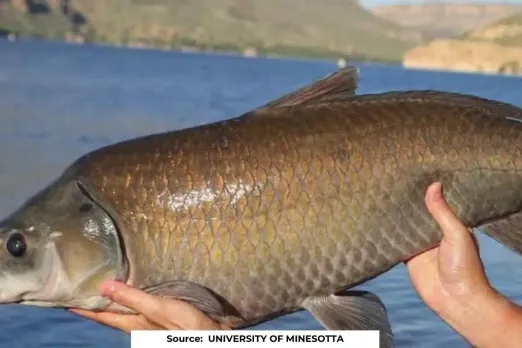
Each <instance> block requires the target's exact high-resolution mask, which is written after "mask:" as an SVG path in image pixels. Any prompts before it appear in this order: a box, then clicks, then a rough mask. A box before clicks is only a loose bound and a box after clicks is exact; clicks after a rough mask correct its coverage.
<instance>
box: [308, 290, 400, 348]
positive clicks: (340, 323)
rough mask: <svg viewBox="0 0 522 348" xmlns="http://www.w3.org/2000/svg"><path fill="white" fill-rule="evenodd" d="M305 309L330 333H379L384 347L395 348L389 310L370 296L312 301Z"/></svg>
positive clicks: (359, 293)
mask: <svg viewBox="0 0 522 348" xmlns="http://www.w3.org/2000/svg"><path fill="white" fill-rule="evenodd" d="M302 306H303V308H304V309H306V310H308V311H309V312H310V313H311V314H312V315H313V316H314V318H315V319H317V321H319V322H320V323H321V325H323V326H324V327H325V328H326V329H328V330H379V332H380V342H381V344H380V345H381V347H385V348H390V347H393V346H394V345H393V333H392V331H391V327H390V323H389V321H388V315H387V313H386V308H385V306H384V304H383V303H382V302H381V300H380V299H379V298H378V297H377V296H376V295H374V294H372V293H370V292H365V291H349V292H346V293H344V294H343V295H329V296H317V297H308V298H307V299H305V300H304V301H303V305H302Z"/></svg>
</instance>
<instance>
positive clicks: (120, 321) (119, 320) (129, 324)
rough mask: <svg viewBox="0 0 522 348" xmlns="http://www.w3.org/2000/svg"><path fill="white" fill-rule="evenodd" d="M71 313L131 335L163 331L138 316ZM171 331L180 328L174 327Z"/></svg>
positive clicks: (79, 311)
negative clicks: (138, 331) (148, 331)
mask: <svg viewBox="0 0 522 348" xmlns="http://www.w3.org/2000/svg"><path fill="white" fill-rule="evenodd" d="M70 311H71V312H73V313H75V314H78V315H81V316H83V317H85V318H87V319H90V320H93V321H96V322H98V323H100V324H103V325H107V326H110V327H112V328H115V329H118V330H121V331H124V332H126V333H130V332H131V331H132V330H162V329H163V328H162V327H160V326H158V325H157V324H155V323H152V322H150V321H148V320H147V319H146V318H144V317H143V316H140V315H136V314H131V315H129V314H116V313H110V312H92V311H86V310H82V309H70ZM169 329H171V330H178V329H179V328H176V327H172V328H169Z"/></svg>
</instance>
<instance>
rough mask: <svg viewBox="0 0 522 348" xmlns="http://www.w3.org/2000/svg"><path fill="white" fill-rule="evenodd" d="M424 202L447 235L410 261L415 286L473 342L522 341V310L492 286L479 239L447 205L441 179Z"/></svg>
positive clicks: (514, 343)
mask: <svg viewBox="0 0 522 348" xmlns="http://www.w3.org/2000/svg"><path fill="white" fill-rule="evenodd" d="M425 203H426V207H427V208H428V210H429V212H430V214H431V215H432V217H433V218H434V219H435V221H436V222H437V223H438V225H439V227H440V229H441V231H442V234H443V238H442V240H441V243H440V244H439V246H438V247H436V248H434V249H431V250H428V251H426V252H424V253H422V254H420V255H417V256H415V257H413V258H411V259H410V260H409V261H407V262H406V265H407V268H408V272H409V275H410V278H411V281H412V284H413V286H414V288H415V290H416V291H417V293H418V294H419V296H420V297H421V299H422V300H423V301H424V302H425V304H426V305H427V306H428V307H429V308H430V309H431V310H433V311H434V312H435V313H436V314H437V315H439V316H440V317H441V318H442V319H443V320H444V321H446V322H447V323H448V324H449V325H450V326H451V327H452V328H453V329H455V330H456V331H457V332H458V333H459V334H461V335H462V336H464V338H465V339H466V340H468V341H469V342H470V343H471V344H473V345H474V346H477V347H500V346H502V347H512V346H513V347H515V346H520V342H522V329H521V328H522V326H521V325H522V310H521V309H520V307H518V306H517V305H516V304H514V303H512V302H510V301H509V300H508V299H506V298H504V297H503V296H502V295H500V294H499V293H498V292H496V291H495V290H494V289H493V288H492V287H491V286H490V284H489V282H488V280H487V277H486V274H485V272H484V266H483V264H482V261H481V260H480V255H479V252H478V246H477V244H476V240H475V239H474V238H473V235H472V233H471V231H469V230H468V229H467V228H466V227H465V226H464V225H463V224H462V223H461V222H460V221H459V219H458V218H457V217H456V215H455V214H454V213H453V211H452V210H451V208H450V207H449V206H448V205H447V203H446V201H445V200H444V197H443V194H442V185H441V184H440V183H434V184H432V185H431V186H430V187H429V188H428V190H427V191H426V197H425Z"/></svg>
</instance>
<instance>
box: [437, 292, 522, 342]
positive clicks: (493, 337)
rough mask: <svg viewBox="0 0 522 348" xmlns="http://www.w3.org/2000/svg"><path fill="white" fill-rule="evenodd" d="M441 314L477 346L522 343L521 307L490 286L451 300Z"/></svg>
mask: <svg viewBox="0 0 522 348" xmlns="http://www.w3.org/2000/svg"><path fill="white" fill-rule="evenodd" d="M439 315H440V316H441V318H442V319H444V320H445V321H446V322H447V323H448V324H449V325H450V326H452V327H453V329H454V330H455V331H457V332H458V333H459V334H461V335H462V336H463V337H464V338H465V339H466V340H467V341H468V342H469V343H470V344H472V345H473V346H474V347H478V348H490V347H503V348H509V347H520V346H521V343H522V308H521V307H519V306H518V305H516V304H515V303H513V302H511V301H509V300H508V299H507V298H505V297H504V296H502V295H501V294H499V293H498V292H496V291H495V290H494V289H493V288H491V287H488V288H487V291H483V292H480V293H476V294H473V295H470V296H469V297H467V298H466V299H459V300H458V301H457V300H453V301H448V306H447V308H446V310H444V311H443V312H442V313H440V314H439Z"/></svg>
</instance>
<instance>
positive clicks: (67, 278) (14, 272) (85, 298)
mask: <svg viewBox="0 0 522 348" xmlns="http://www.w3.org/2000/svg"><path fill="white" fill-rule="evenodd" d="M91 197H92V196H91V195H90V194H89V192H88V189H87V187H86V186H85V185H84V184H82V183H81V182H80V181H79V180H77V179H75V178H71V176H67V175H64V176H62V178H60V179H59V180H58V181H56V182H55V183H53V184H52V185H50V186H49V187H47V188H46V189H44V190H43V191H41V192H40V193H38V194H37V195H35V196H33V197H32V198H30V199H29V200H28V201H27V202H26V203H25V204H24V205H22V207H21V208H19V209H18V210H17V211H15V212H14V213H13V214H11V216H9V217H8V218H7V219H5V220H4V221H2V222H0V302H4V303H6V302H21V303H24V304H31V305H37V306H60V307H79V308H86V309H99V308H103V307H104V306H105V305H107V301H106V300H104V299H103V298H102V297H100V296H99V292H98V291H99V290H98V287H99V285H100V284H101V282H103V281H104V280H106V279H119V278H121V277H122V276H123V275H122V272H124V259H123V255H122V251H121V248H120V243H119V237H118V232H117V228H116V226H115V224H114V222H113V221H112V219H111V217H110V216H109V214H108V213H107V212H106V211H105V210H104V209H103V208H102V207H101V206H100V205H99V204H98V203H97V202H95V201H94V200H93V199H92V198H91Z"/></svg>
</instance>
